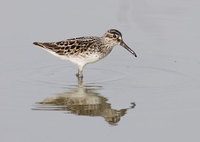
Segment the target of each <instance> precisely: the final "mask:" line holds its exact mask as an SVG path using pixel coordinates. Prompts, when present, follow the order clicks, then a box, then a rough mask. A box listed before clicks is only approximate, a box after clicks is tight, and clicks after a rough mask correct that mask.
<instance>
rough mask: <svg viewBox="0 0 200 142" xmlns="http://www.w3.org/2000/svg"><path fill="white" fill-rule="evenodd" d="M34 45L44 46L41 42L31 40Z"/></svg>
mask: <svg viewBox="0 0 200 142" xmlns="http://www.w3.org/2000/svg"><path fill="white" fill-rule="evenodd" d="M33 44H34V45H37V46H41V47H44V44H43V43H41V42H33Z"/></svg>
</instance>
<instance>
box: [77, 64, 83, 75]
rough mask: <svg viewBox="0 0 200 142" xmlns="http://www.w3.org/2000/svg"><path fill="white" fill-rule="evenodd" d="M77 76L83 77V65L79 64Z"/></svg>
mask: <svg viewBox="0 0 200 142" xmlns="http://www.w3.org/2000/svg"><path fill="white" fill-rule="evenodd" d="M76 76H77V77H78V78H83V67H82V66H81V67H80V66H79V67H78V72H77V73H76Z"/></svg>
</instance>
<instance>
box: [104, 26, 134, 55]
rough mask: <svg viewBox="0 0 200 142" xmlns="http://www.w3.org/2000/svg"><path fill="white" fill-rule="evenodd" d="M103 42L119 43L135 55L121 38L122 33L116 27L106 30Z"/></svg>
mask: <svg viewBox="0 0 200 142" xmlns="http://www.w3.org/2000/svg"><path fill="white" fill-rule="evenodd" d="M103 38H104V40H105V42H106V43H107V44H110V46H115V45H121V46H122V47H124V48H125V49H127V50H128V51H129V52H130V53H132V54H133V55H134V56H135V57H137V55H136V53H135V52H134V51H133V50H132V49H131V48H129V47H128V46H127V45H126V44H125V42H124V41H123V39H122V34H121V33H120V32H119V31H118V30H116V29H110V30H108V31H107V32H106V33H105V34H104V36H103Z"/></svg>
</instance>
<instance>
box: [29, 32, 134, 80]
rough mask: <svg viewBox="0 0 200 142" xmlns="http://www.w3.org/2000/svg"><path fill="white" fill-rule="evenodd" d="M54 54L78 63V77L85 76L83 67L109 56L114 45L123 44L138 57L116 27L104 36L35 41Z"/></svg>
mask: <svg viewBox="0 0 200 142" xmlns="http://www.w3.org/2000/svg"><path fill="white" fill-rule="evenodd" d="M33 44H35V45H38V46H41V47H42V48H43V49H45V50H46V51H48V52H50V53H52V54H53V55H55V56H57V57H60V58H62V59H66V60H69V61H71V62H72V63H74V64H76V65H78V73H77V74H76V75H77V77H80V78H83V67H84V66H85V65H86V64H89V63H94V62H97V61H99V60H100V59H102V58H104V57H105V56H107V55H108V54H109V53H110V52H111V50H112V49H113V47H114V46H116V45H121V46H122V47H124V48H125V49H127V50H128V51H129V52H130V53H132V54H133V55H134V56H135V57H137V55H136V53H135V52H134V51H133V50H132V49H131V48H129V47H128V46H127V45H126V44H125V43H124V41H123V39H122V34H121V33H120V32H119V31H118V30H116V29H110V30H108V31H107V32H106V33H105V34H104V35H103V36H102V37H96V36H90V37H79V38H72V39H67V40H63V41H59V42H34V43H33Z"/></svg>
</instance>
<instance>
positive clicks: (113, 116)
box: [33, 78, 135, 125]
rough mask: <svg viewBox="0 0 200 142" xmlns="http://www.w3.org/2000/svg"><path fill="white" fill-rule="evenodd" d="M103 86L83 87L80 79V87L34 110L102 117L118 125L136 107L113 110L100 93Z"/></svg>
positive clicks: (47, 100) (40, 103) (42, 103)
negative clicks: (129, 110)
mask: <svg viewBox="0 0 200 142" xmlns="http://www.w3.org/2000/svg"><path fill="white" fill-rule="evenodd" d="M101 88H102V86H95V85H83V80H82V79H81V78H78V85H76V86H71V87H70V88H69V87H68V89H69V90H70V91H69V92H64V93H58V94H56V96H54V97H49V98H46V99H44V100H43V101H42V102H38V103H37V104H38V105H37V106H36V108H34V109H33V110H42V111H43V110H47V111H67V112H69V113H72V114H76V115H84V116H101V117H103V118H104V119H105V121H107V122H108V123H109V124H111V125H116V124H117V123H118V122H119V121H120V118H121V117H122V116H124V115H125V114H126V112H127V110H128V109H132V108H134V107H135V103H131V106H130V107H129V108H123V109H120V110H116V109H113V108H111V104H110V103H108V102H107V101H108V99H107V98H105V97H103V96H101V95H100V94H99V93H97V92H98V90H100V89H101Z"/></svg>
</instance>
